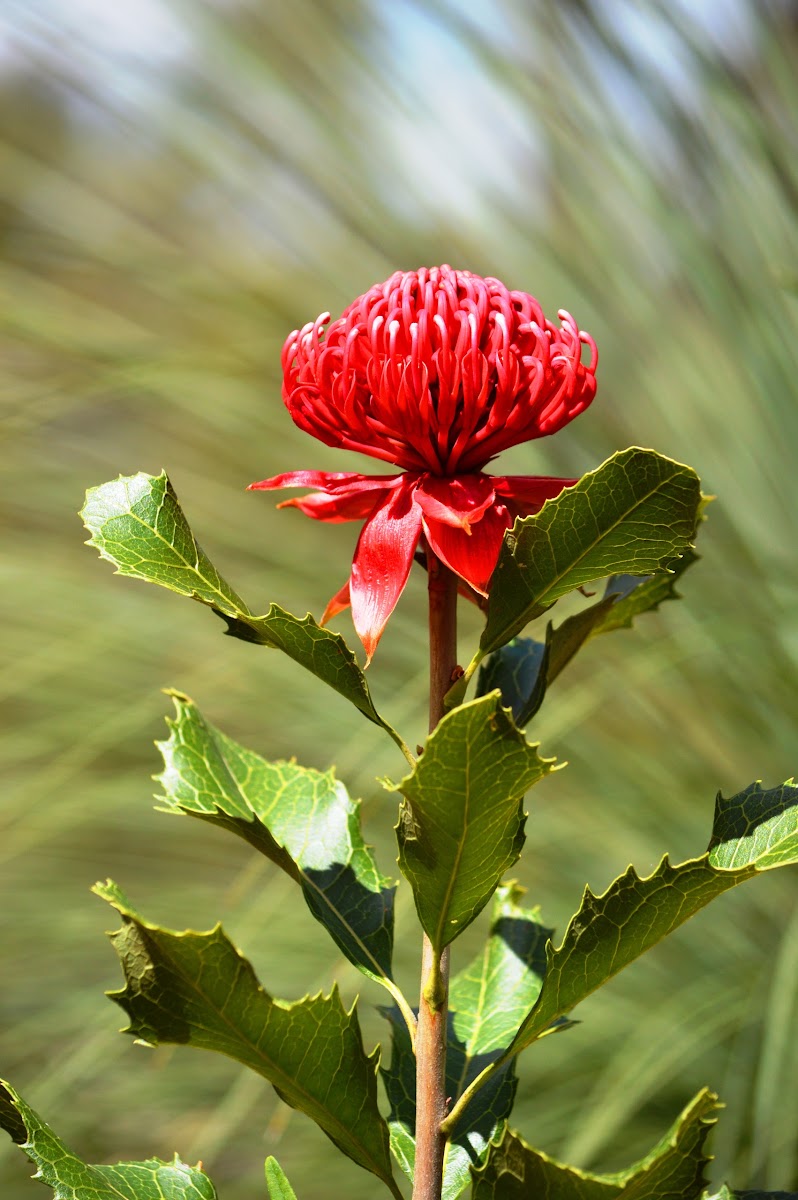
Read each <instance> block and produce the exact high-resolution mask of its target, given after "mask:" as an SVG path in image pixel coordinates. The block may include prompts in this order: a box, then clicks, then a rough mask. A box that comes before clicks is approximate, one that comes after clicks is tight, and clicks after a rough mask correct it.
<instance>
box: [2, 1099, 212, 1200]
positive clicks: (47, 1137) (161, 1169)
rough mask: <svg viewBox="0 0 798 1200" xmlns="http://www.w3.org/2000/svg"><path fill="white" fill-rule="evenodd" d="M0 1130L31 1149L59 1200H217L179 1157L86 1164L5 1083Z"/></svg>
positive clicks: (41, 1175)
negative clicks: (95, 1164) (110, 1164)
mask: <svg viewBox="0 0 798 1200" xmlns="http://www.w3.org/2000/svg"><path fill="white" fill-rule="evenodd" d="M0 1128H2V1129H4V1130H5V1131H6V1133H8V1134H10V1136H11V1138H12V1140H13V1141H15V1142H16V1143H17V1145H18V1146H19V1147H20V1149H21V1150H24V1151H25V1153H26V1154H27V1156H28V1158H29V1159H30V1161H31V1162H32V1163H33V1164H34V1165H35V1166H36V1168H37V1171H36V1175H35V1176H34V1178H35V1179H39V1180H41V1182H42V1183H44V1184H46V1185H47V1186H48V1187H50V1188H52V1189H53V1197H54V1200H216V1191H215V1189H214V1186H213V1184H212V1183H211V1181H210V1179H209V1178H208V1176H207V1175H205V1174H204V1173H203V1171H202V1170H201V1169H200V1168H199V1167H189V1166H187V1165H186V1163H184V1162H181V1161H180V1159H179V1158H178V1157H177V1155H175V1157H174V1160H173V1161H172V1162H170V1163H166V1162H161V1160H160V1159H158V1158H150V1159H148V1160H147V1161H146V1162H133V1163H116V1164H115V1165H114V1166H90V1165H89V1164H88V1163H84V1162H83V1161H82V1159H80V1158H78V1156H77V1155H76V1154H74V1153H73V1152H72V1151H71V1150H70V1149H69V1148H68V1147H67V1146H65V1145H64V1143H63V1142H62V1141H61V1139H60V1138H58V1137H56V1135H55V1134H54V1133H53V1131H52V1129H50V1127H49V1125H45V1123H44V1121H42V1120H41V1119H40V1118H39V1117H38V1116H37V1114H36V1113H35V1112H34V1111H33V1110H32V1109H30V1108H28V1106H27V1104H26V1103H25V1101H24V1100H23V1099H22V1097H21V1096H20V1095H19V1093H18V1092H16V1091H15V1090H14V1088H12V1087H11V1085H10V1084H9V1083H5V1082H4V1081H3V1080H0Z"/></svg>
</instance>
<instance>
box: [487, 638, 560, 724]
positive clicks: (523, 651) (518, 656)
mask: <svg viewBox="0 0 798 1200" xmlns="http://www.w3.org/2000/svg"><path fill="white" fill-rule="evenodd" d="M548 662H549V648H548V646H547V645H546V643H545V642H536V641H535V639H534V638H513V640H512V641H511V642H508V644H507V645H506V646H501V647H500V648H499V649H498V650H496V651H495V653H493V654H491V655H490V657H489V658H488V659H486V661H485V662H484V663H483V664H482V666H481V667H480V668H479V675H478V676H477V687H476V694H477V696H484V695H486V693H487V692H492V691H493V690H494V689H495V688H498V689H499V691H500V692H501V697H502V704H503V705H504V707H505V708H509V709H510V711H511V712H512V714H513V720H514V721H515V723H516V725H517V726H518V727H519V728H520V729H523V727H524V726H525V725H526V723H527V721H531V720H532V717H534V715H535V713H536V712H537V711H538V709H539V708H540V706H541V704H542V703H543V697H544V696H545V695H546V684H547V668H548Z"/></svg>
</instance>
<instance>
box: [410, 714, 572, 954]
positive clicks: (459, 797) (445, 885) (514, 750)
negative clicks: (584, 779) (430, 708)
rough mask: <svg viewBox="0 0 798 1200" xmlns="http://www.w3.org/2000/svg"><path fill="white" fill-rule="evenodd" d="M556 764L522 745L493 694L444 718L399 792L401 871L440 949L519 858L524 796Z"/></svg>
mask: <svg viewBox="0 0 798 1200" xmlns="http://www.w3.org/2000/svg"><path fill="white" fill-rule="evenodd" d="M553 763H554V760H553V759H542V758H540V757H539V755H538V752H537V746H531V745H529V743H528V742H526V741H525V740H524V738H523V736H522V734H520V733H519V731H518V730H517V729H516V727H515V725H514V724H513V722H512V719H511V718H510V715H509V713H508V712H507V711H506V710H505V709H503V708H502V707H501V704H500V697H499V694H498V692H492V693H491V694H490V695H489V696H483V697H481V698H480V699H478V700H473V701H471V703H470V704H465V705H463V706H462V707H460V708H457V709H455V710H454V711H453V712H451V713H449V714H448V715H447V716H445V717H444V718H443V720H442V721H441V722H440V723H439V725H438V726H437V728H436V729H435V730H434V732H433V733H431V734H430V736H429V738H428V739H427V742H426V744H425V746H424V753H423V754H422V756H421V757H420V759H419V760H418V762H417V763H416V766H415V768H414V770H413V772H412V774H411V775H408V776H407V777H406V778H405V779H403V780H402V782H401V783H399V784H398V785H397V790H398V791H400V792H401V793H402V794H403V796H404V797H405V801H404V803H403V804H402V807H401V810H400V815H399V825H398V827H397V837H398V840H399V865H400V867H401V868H402V871H403V872H404V874H405V875H406V876H407V878H408V879H409V880H410V884H411V886H412V888H413V894H414V897H415V901H416V908H417V909H418V914H419V918H420V920H421V924H422V926H423V927H424V929H425V931H426V932H427V934H428V935H429V938H430V940H431V942H432V944H433V946H434V947H435V949H436V950H442V949H443V948H444V946H447V945H448V944H449V942H451V941H453V940H454V938H456V937H457V936H458V935H459V934H460V933H462V931H463V929H465V928H466V926H467V925H469V924H470V922H471V921H473V919H474V917H476V915H477V913H479V912H481V911H482V909H483V908H484V907H485V905H486V904H487V902H488V900H489V899H490V897H491V896H492V895H493V892H494V890H495V888H496V885H497V883H498V882H499V880H500V879H501V877H502V875H503V874H504V872H505V871H506V870H507V869H508V867H510V866H512V864H513V863H514V862H515V861H516V860H517V858H518V856H519V854H520V853H521V846H522V845H523V841H524V832H523V825H524V813H523V795H524V792H526V791H527V789H528V788H530V787H531V786H532V784H533V783H537V781H538V780H539V779H542V778H543V776H544V775H545V774H546V773H547V772H548V771H550V770H551V769H552V766H553Z"/></svg>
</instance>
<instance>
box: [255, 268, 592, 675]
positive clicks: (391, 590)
mask: <svg viewBox="0 0 798 1200" xmlns="http://www.w3.org/2000/svg"><path fill="white" fill-rule="evenodd" d="M558 315H559V318H560V325H559V326H557V325H555V324H553V323H552V322H551V321H549V320H547V318H546V317H545V316H544V315H543V312H542V310H541V308H540V305H539V304H538V302H537V300H535V299H534V298H533V297H532V296H529V295H527V293H526V292H517V291H510V290H508V289H507V288H506V287H505V286H504V284H502V283H500V282H499V281H498V280H497V279H491V278H487V279H482V278H481V277H480V276H478V275H472V274H471V273H470V272H469V271H455V270H453V269H452V268H451V267H446V266H443V267H431V268H429V269H428V268H422V269H421V270H419V271H405V272H402V271H397V272H396V274H394V275H392V276H391V278H390V279H388V280H387V281H386V282H385V283H381V284H376V285H375V286H374V287H372V288H371V289H370V290H369V291H368V292H366V293H365V295H363V296H360V297H359V298H358V299H357V300H355V301H354V303H353V304H350V306H349V307H348V308H347V309H345V311H344V312H343V314H342V315H341V316H340V317H339V318H338V320H336V321H333V322H332V323H331V324H329V321H330V315H329V313H323V314H322V315H321V316H320V317H319V318H318V319H317V320H316V321H313V322H311V323H310V324H308V325H305V326H304V327H303V328H302V329H300V330H297V331H295V332H294V333H292V334H291V335H290V337H289V338H288V340H287V341H286V343H285V346H284V347H283V359H282V361H283V376H284V379H283V398H284V400H285V403H286V406H287V408H288V411H289V412H290V414H291V416H292V418H293V419H294V421H295V423H296V424H297V425H298V426H299V427H300V429H303V430H305V431H306V432H307V433H310V434H312V435H313V437H316V438H318V439H319V440H320V441H322V442H324V443H325V444H326V445H328V446H338V447H342V448H344V449H347V450H355V451H358V452H360V453H362V454H367V455H370V456H371V457H372V458H377V459H381V460H383V461H384V462H389V463H394V464H395V465H396V466H398V467H400V468H402V471H403V473H402V474H400V475H385V476H375V475H358V474H355V473H347V472H336V473H326V472H323V471H292V472H289V473H287V474H284V475H277V476H274V477H273V478H272V479H265V480H263V481H262V482H261V483H254V484H251V485H250V486H251V487H252V488H255V489H272V488H282V487H308V488H312V489H314V490H313V491H312V492H311V493H310V494H309V495H306V496H302V497H299V498H295V499H291V500H286V501H284V502H283V504H281V505H280V507H281V508H282V507H294V508H298V509H300V511H301V512H303V513H305V515H306V516H309V517H314V518H315V519H317V520H321V521H333V522H337V521H355V520H362V521H365V524H364V526H363V529H362V530H361V534H360V538H359V539H358V544H357V548H356V550H355V557H354V561H353V563H352V572H351V576H350V579H349V581H348V583H347V584H345V585H344V586H343V587H342V588H341V589H340V591H339V592H337V593H336V595H335V596H334V597H333V598H332V600H331V601H330V603H329V604H328V606H327V610H326V612H325V614H324V618H323V619H324V620H328V619H329V618H330V617H332V616H334V615H335V614H336V613H337V612H340V611H341V610H342V609H343V608H345V607H346V606H347V604H350V603H351V606H352V616H353V620H354V624H355V629H356V630H357V632H358V635H359V637H360V639H361V641H362V642H363V645H364V646H365V648H366V652H367V654H368V657H369V659H370V658H371V656H372V654H373V653H374V649H375V647H376V645H377V642H378V641H379V639H380V636H381V634H382V632H383V629H384V628H385V624H386V622H387V620H388V617H389V616H390V614H391V612H392V611H393V609H394V607H395V605H396V602H397V600H398V599H399V596H400V594H401V592H402V589H403V588H404V586H405V583H406V582H407V578H408V575H409V573H410V567H411V565H412V562H413V556H414V553H415V550H416V547H417V546H418V544H419V542H420V541H422V540H423V541H425V542H426V544H427V545H428V546H429V548H430V549H431V550H432V552H433V553H434V554H436V555H437V556H438V558H440V560H441V561H442V562H443V563H445V564H446V565H447V566H448V567H450V568H451V570H452V571H454V572H455V573H456V574H457V575H458V576H459V577H460V578H461V579H462V580H464V581H465V583H467V584H468V585H469V586H470V587H471V588H473V589H474V591H475V592H477V593H480V594H481V595H483V596H485V595H487V592H488V589H489V586H490V578H491V575H492V574H493V571H494V569H495V566H496V562H497V559H498V557H499V551H500V550H501V545H502V539H503V537H504V533H505V531H506V530H507V529H508V528H510V526H511V525H512V523H513V521H514V519H515V518H516V517H517V516H527V515H529V514H530V513H535V512H537V511H538V510H539V509H540V508H541V507H542V505H543V504H544V502H545V501H546V500H547V499H549V498H551V497H553V496H556V495H557V494H558V493H559V492H560V491H561V490H562V488H564V487H568V486H570V485H571V484H572V483H574V482H575V480H573V479H555V478H551V477H543V476H526V475H517V476H512V475H511V476H498V475H497V476H491V475H487V474H485V473H484V471H483V468H484V467H485V466H486V464H487V463H488V462H489V461H490V460H491V459H492V458H494V457H495V456H496V455H497V454H499V453H500V452H501V451H502V450H506V449H507V448H508V447H510V446H515V445H517V444H518V443H520V442H526V441H530V440H532V439H534V438H539V437H544V436H546V435H547V434H550V433H556V431H557V430H558V429H561V428H562V427H563V425H566V424H567V423H568V422H569V421H571V420H572V419H573V418H574V417H576V416H578V414H579V413H580V412H582V411H583V410H584V409H585V408H587V406H588V405H589V404H590V402H591V400H592V399H593V396H594V395H595V391H596V381H595V370H596V362H597V352H596V346H595V343H594V341H593V339H592V338H591V337H590V335H589V334H587V333H584V332H583V331H581V330H580V329H579V328H578V326H577V324H576V322H575V321H574V319H573V318H572V317H571V316H570V314H569V313H567V312H565V311H563V310H561V311H560V312H559V314H558ZM583 345H586V346H587V347H588V348H589V351H590V354H589V361H588V362H587V363H583V362H582V346H583Z"/></svg>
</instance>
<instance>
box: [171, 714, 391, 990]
mask: <svg viewBox="0 0 798 1200" xmlns="http://www.w3.org/2000/svg"><path fill="white" fill-rule="evenodd" d="M171 695H172V698H173V700H174V703H175V708H176V716H175V719H174V720H173V721H169V722H168V724H169V726H170V736H169V740H168V741H166V742H159V743H158V748H159V749H160V751H161V754H162V755H163V760H164V771H163V773H162V774H161V775H159V776H158V777H157V778H158V781H159V782H160V783H161V785H162V787H163V795H162V796H160V797H158V798H159V799H160V800H161V801H162V805H163V807H164V809H165V810H166V811H168V812H177V813H185V814H187V815H188V816H191V817H196V818H198V819H199V820H203V821H207V822H209V823H210V824H212V825H217V826H221V827H222V828H224V829H228V830H230V831H231V832H233V833H235V834H237V835H238V836H239V837H241V838H243V839H244V840H245V841H247V842H249V843H250V844H251V845H253V846H254V847H255V848H256V849H257V850H259V851H260V852H261V853H262V854H264V855H265V856H266V857H267V858H269V859H271V861H272V862H274V863H276V864H277V866H279V867H280V868H281V869H282V870H284V871H285V872H287V874H289V875H290V876H291V877H292V879H295V880H296V881H297V882H298V883H299V885H300V886H301V888H302V892H303V894H304V897H305V900H306V902H307V905H308V907H309V908H310V911H311V912H312V913H313V915H314V917H316V918H317V920H318V921H320V922H321V924H322V925H323V926H324V927H325V929H327V931H328V932H329V933H330V935H331V936H332V938H333V939H334V941H335V942H336V944H337V945H338V946H339V947H340V949H341V950H342V951H343V953H344V954H345V955H346V957H347V958H348V959H349V961H350V962H352V963H354V965H355V966H356V967H358V968H359V969H360V970H361V971H363V972H364V973H365V974H366V975H369V976H370V977H371V978H373V979H377V980H378V981H383V980H390V978H391V953H392V948H393V916H394V894H395V891H396V887H395V885H394V884H393V883H392V882H391V881H390V880H388V879H386V878H385V877H384V876H383V875H381V874H380V871H379V870H378V868H377V865H376V862H375V861H374V857H373V855H372V853H371V850H370V848H369V847H368V846H367V845H366V844H365V842H364V841H363V835H362V833H361V830H360V812H359V802H357V801H354V800H352V799H350V797H349V796H348V794H347V792H346V789H345V788H344V786H343V784H342V783H340V782H339V781H338V780H337V779H336V778H335V776H334V773H333V772H332V770H330V771H327V772H324V773H322V772H320V771H314V770H310V769H309V768H307V767H300V766H298V765H297V764H296V763H294V762H267V761H266V760H265V759H263V758H261V757H260V755H258V754H255V753H254V752H253V751H252V750H247V749H245V747H243V746H240V745H239V744H238V743H237V742H234V741H233V739H232V738H229V737H227V736H226V734H224V733H222V732H221V730H219V729H216V728H215V727H214V726H213V725H211V723H210V722H209V721H207V720H206V719H205V718H204V717H203V715H202V713H201V712H200V711H199V709H198V708H197V706H196V705H195V704H194V703H193V701H191V700H190V699H189V698H188V697H187V696H183V695H181V694H180V693H178V692H173V693H171Z"/></svg>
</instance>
